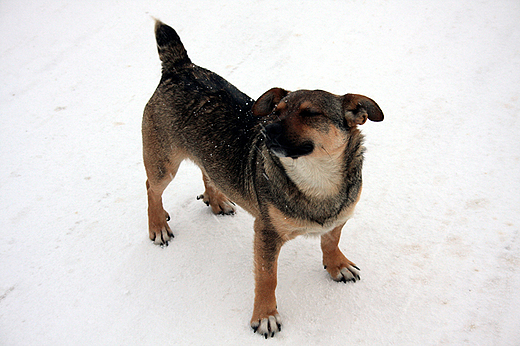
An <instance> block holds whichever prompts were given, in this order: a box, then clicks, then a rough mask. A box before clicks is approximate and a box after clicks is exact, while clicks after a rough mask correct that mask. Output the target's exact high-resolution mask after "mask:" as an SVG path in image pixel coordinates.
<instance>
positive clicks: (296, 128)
mask: <svg viewBox="0 0 520 346" xmlns="http://www.w3.org/2000/svg"><path fill="white" fill-rule="evenodd" d="M155 34H156V39H157V47H158V50H159V57H160V59H161V61H162V78H161V81H160V83H159V86H158V87H157V90H156V91H155V93H154V94H153V96H152V97H151V99H150V101H149V102H148V104H147V105H146V108H145V111H144V117H143V124H142V133H143V152H144V164H145V168H146V174H147V178H148V180H147V182H146V187H147V192H148V218H149V235H150V239H151V240H153V241H155V243H157V244H166V245H167V244H168V241H169V240H170V238H172V237H173V233H172V231H171V230H170V227H169V226H168V223H167V221H168V220H169V215H168V213H167V212H166V211H165V210H164V209H163V206H162V199H161V196H162V193H163V191H164V189H165V188H166V186H167V185H168V184H169V183H170V181H172V179H173V178H174V176H175V174H176V173H177V169H178V168H179V165H180V163H181V162H182V161H183V160H185V159H190V160H192V161H193V162H195V163H196V164H197V165H198V166H199V167H200V169H201V170H202V174H203V180H204V185H205V192H204V194H202V195H201V196H199V197H198V198H200V199H203V201H204V202H205V203H206V204H207V205H210V206H211V208H212V211H213V212H214V213H217V214H232V213H234V211H235V207H234V206H235V204H234V202H236V203H238V205H240V206H241V207H243V208H244V209H245V210H247V211H248V212H249V213H251V214H252V215H253V216H254V217H255V222H254V231H255V237H254V261H255V281H256V287H255V302H254V310H253V316H252V318H251V326H252V328H253V329H254V330H255V332H259V333H260V334H262V335H264V336H265V337H266V338H267V337H268V336H273V335H274V334H275V333H276V332H278V331H280V330H281V320H280V316H279V314H278V311H277V305H276V298H275V288H276V282H277V281H276V280H277V259H278V254H279V251H280V248H281V246H282V245H283V244H284V243H285V242H286V241H288V240H290V239H293V238H295V237H296V236H298V235H305V234H315V235H319V236H321V248H322V250H323V265H324V266H325V269H326V270H327V271H328V272H329V274H330V275H331V277H332V278H333V279H334V280H336V281H344V282H347V281H354V282H355V281H356V280H359V268H357V267H356V266H355V265H354V263H353V262H351V261H350V260H348V259H347V258H346V257H345V256H344V255H343V254H342V252H341V251H340V249H339V248H338V242H339V239H340V235H341V229H342V227H343V225H344V224H345V222H346V221H347V219H348V218H349V217H350V216H351V214H352V212H353V209H354V206H355V204H356V203H357V201H358V199H359V196H360V193H361V167H362V161H363V150H364V149H363V146H362V139H363V137H362V135H361V133H360V131H359V130H358V128H357V125H361V124H363V123H365V121H366V120H367V118H368V119H370V120H372V121H381V120H383V113H382V111H381V109H380V108H379V106H378V105H377V104H376V103H375V102H374V101H373V100H371V99H369V98H367V97H365V96H361V95H355V94H346V95H344V96H337V95H333V94H330V93H327V92H325V91H320V90H315V91H309V90H299V91H295V92H289V91H286V90H283V89H280V88H273V89H271V90H269V91H267V92H266V93H265V94H263V95H262V96H261V97H260V98H259V99H258V101H256V102H254V101H253V100H252V99H251V98H249V97H248V96H246V95H245V94H243V93H242V92H240V91H239V90H238V89H237V88H235V87H234V86H233V85H231V84H230V83H228V82H227V81H226V80H224V79H223V78H221V77H220V76H218V75H216V74H215V73H213V72H210V71H208V70H205V69H203V68H201V67H198V66H196V65H194V64H193V63H192V62H191V60H190V58H189V57H188V55H187V53H186V50H185V49H184V46H183V45H182V43H181V41H180V39H179V36H178V35H177V33H176V32H175V31H174V30H173V29H172V28H170V27H169V26H167V25H165V24H163V23H161V22H160V21H157V22H156V26H155Z"/></svg>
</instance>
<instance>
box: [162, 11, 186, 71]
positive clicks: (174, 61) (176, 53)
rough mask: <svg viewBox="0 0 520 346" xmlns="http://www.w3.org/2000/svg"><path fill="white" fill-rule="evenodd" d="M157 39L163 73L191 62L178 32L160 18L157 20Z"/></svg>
mask: <svg viewBox="0 0 520 346" xmlns="http://www.w3.org/2000/svg"><path fill="white" fill-rule="evenodd" d="M155 39H156V41H157V50H158V51H159V58H160V59H161V61H162V71H163V73H168V72H172V71H175V70H176V69H179V68H182V67H184V66H186V65H188V64H191V60H190V58H189V57H188V53H187V52H186V49H185V48H184V46H183V44H182V42H181V39H180V38H179V35H177V32H175V30H173V28H171V27H169V26H168V25H166V24H164V23H163V22H161V21H160V20H156V21H155Z"/></svg>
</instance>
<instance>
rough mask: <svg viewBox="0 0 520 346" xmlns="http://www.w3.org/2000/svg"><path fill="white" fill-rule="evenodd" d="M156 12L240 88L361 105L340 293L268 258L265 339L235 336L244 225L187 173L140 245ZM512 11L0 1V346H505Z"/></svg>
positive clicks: (511, 324)
mask: <svg viewBox="0 0 520 346" xmlns="http://www.w3.org/2000/svg"><path fill="white" fill-rule="evenodd" d="M151 16H155V17H158V18H160V19H161V20H163V21H164V22H166V23H168V24H170V25H171V26H173V27H174V28H175V29H177V31H178V32H179V35H180V36H181V38H182V40H183V42H184V44H185V46H186V47H187V50H188V53H189V54H190V56H191V58H192V60H193V61H194V62H195V63H197V64H199V65H201V66H204V67H206V68H209V69H211V70H213V71H215V72H217V73H219V74H221V75H222V76H223V77H225V78H227V79H228V80H229V81H230V82H232V83H233V84H235V85H236V86H237V87H238V88H240V89H241V90H242V91H244V92H246V93H247V94H248V95H249V96H251V97H253V98H257V97H258V96H260V95H261V94H262V93H263V92H264V91H265V90H267V89H269V88H271V87H273V86H281V87H285V88H288V89H291V90H294V89H299V88H312V89H314V88H316V89H318V88H319V89H324V90H328V91H331V92H334V93H338V94H339V93H347V92H353V93H360V94H365V95H367V96H369V97H372V98H373V99H375V100H376V101H377V102H378V103H379V105H380V106H381V108H382V109H383V111H384V113H385V121H384V122H382V123H368V124H366V125H364V126H363V130H364V133H365V134H366V146H367V153H366V161H365V162H366V163H365V168H364V189H363V195H362V198H361V201H360V202H359V204H358V207H357V209H356V212H355V214H354V217H353V219H352V220H350V221H349V222H348V223H347V226H346V227H345V229H344V233H343V238H342V241H341V247H342V248H343V249H344V250H345V253H346V255H347V256H348V257H349V258H350V259H351V260H353V261H354V262H356V264H358V265H359V266H360V267H361V269H362V271H361V274H362V280H361V281H360V282H358V283H355V284H347V285H344V284H338V283H336V282H333V281H332V280H330V279H329V278H328V277H327V275H326V272H325V271H324V270H323V268H322V266H321V252H320V249H319V241H318V240H317V239H313V238H301V239H297V240H294V241H292V242H290V243H288V244H287V245H286V246H285V247H284V248H283V249H282V252H281V257H280V265H279V284H278V289H277V297H278V307H279V311H280V313H281V315H282V318H283V323H284V325H283V330H282V332H281V333H280V334H278V335H276V337H275V338H274V339H273V340H268V341H266V340H263V339H262V338H261V337H260V336H258V335H255V334H253V333H252V332H251V331H250V328H249V326H248V321H249V318H250V313H251V309H252V299H253V275H252V233H253V232H252V218H251V217H250V216H249V215H247V214H246V213H245V212H244V211H239V213H238V214H237V215H236V216H234V217H215V216H213V215H212V214H211V213H210V211H209V209H208V208H206V207H205V206H204V205H203V204H202V203H201V202H200V201H196V200H195V196H196V195H197V194H198V193H200V192H202V189H203V187H202V183H201V179H200V178H201V177H200V173H199V172H198V171H197V169H196V167H195V166H194V165H193V164H190V163H186V164H184V165H183V166H182V167H181V170H180V172H179V174H178V176H177V178H176V180H175V181H174V183H173V184H172V185H171V186H170V188H169V189H168V190H167V191H166V193H165V196H164V201H165V207H166V209H167V210H168V211H169V212H170V214H171V216H172V221H171V222H170V225H171V227H172V229H173V230H174V233H175V239H174V241H172V242H171V244H170V246H168V247H165V248H161V247H157V246H154V245H153V244H152V243H151V242H150V241H149V240H148V233H147V220H146V196H145V187H144V181H145V174H144V169H143V165H142V160H141V134H140V123H141V115H142V110H143V107H144V105H145V104H146V102H147V100H148V98H149V97H150V96H151V94H152V92H153V91H154V89H155V87H156V85H157V83H158V81H159V77H160V64H159V59H158V56H157V52H156V48H155V41H154V36H153V20H152V19H151ZM519 19H520V3H519V2H518V1H514V0H511V1H497V0H488V1H478V2H476V1H437V0H432V1H421V2H418V1H384V0H376V1H367V2H365V1H330V0H321V1H319V2H318V1H315V2H314V1H300V2H297V1H284V2H280V1H275V0H265V1H260V0H257V1H243V0H233V1H226V2H217V1H189V2H188V1H131V0H121V1H114V2H107V1H103V2H102V1H89V2H80V1H60V0H57V1H51V0H45V1H29V0H23V1H20V0H9V1H1V2H0V35H1V40H0V138H1V150H0V191H1V194H0V222H1V228H0V344H1V345H152V344H154V345H265V344H267V343H269V344H270V345H356V344H360V345H439V344H448V345H520V232H519V231H520V217H519V215H520V192H519V190H520V145H519V140H518V136H519V134H520V122H519V114H520V111H519V107H520V87H519V86H520V25H519V24H518V22H519Z"/></svg>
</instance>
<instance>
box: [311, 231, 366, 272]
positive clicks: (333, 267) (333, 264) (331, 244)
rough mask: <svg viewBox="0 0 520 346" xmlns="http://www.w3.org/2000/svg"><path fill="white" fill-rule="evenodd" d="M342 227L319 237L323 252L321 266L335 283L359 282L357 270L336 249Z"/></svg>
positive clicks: (337, 248)
mask: <svg viewBox="0 0 520 346" xmlns="http://www.w3.org/2000/svg"><path fill="white" fill-rule="evenodd" d="M342 228H343V225H341V226H338V227H336V228H334V229H333V230H332V231H330V232H329V233H326V234H324V235H322V236H321V250H322V251H323V266H324V267H325V269H326V270H327V271H328V272H329V274H330V276H331V277H332V279H334V280H335V281H342V282H347V281H353V282H356V280H360V278H359V268H358V267H356V265H355V264H354V263H353V262H351V261H350V260H349V259H348V258H346V257H345V255H343V253H342V252H341V250H340V249H339V247H338V244H339V238H340V237H341V229H342Z"/></svg>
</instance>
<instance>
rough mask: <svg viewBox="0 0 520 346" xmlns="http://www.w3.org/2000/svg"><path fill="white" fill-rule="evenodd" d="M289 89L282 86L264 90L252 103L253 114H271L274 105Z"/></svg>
mask: <svg viewBox="0 0 520 346" xmlns="http://www.w3.org/2000/svg"><path fill="white" fill-rule="evenodd" d="M288 93H289V91H287V90H284V89H282V88H272V89H270V90H268V91H266V92H265V93H264V94H263V95H262V96H260V98H259V99H258V100H256V102H255V104H254V105H253V108H252V111H253V114H254V115H257V116H265V115H268V114H271V112H272V111H273V109H274V107H275V106H276V105H277V104H278V103H279V102H280V101H281V100H282V99H283V98H284V97H285V96H287V94H288Z"/></svg>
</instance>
